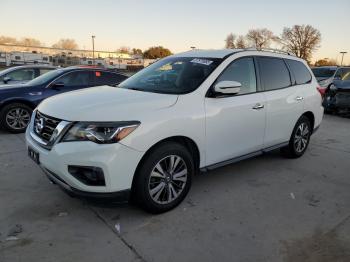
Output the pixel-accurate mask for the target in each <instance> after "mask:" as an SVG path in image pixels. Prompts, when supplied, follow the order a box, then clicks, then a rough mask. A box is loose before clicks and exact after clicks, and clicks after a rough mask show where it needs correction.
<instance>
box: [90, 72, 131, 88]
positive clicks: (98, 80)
mask: <svg viewBox="0 0 350 262" xmlns="http://www.w3.org/2000/svg"><path fill="white" fill-rule="evenodd" d="M124 79H126V76H123V75H120V74H116V73H111V72H103V71H95V85H96V86H100V85H117V84H119V83H120V82H122V81H123V80H124Z"/></svg>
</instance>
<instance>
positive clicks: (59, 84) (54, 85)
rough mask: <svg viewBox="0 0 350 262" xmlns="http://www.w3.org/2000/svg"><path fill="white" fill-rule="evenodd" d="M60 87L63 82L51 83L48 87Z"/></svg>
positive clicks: (62, 85)
mask: <svg viewBox="0 0 350 262" xmlns="http://www.w3.org/2000/svg"><path fill="white" fill-rule="evenodd" d="M60 87H64V83H63V82H57V83H53V84H52V85H51V86H50V88H52V89H60Z"/></svg>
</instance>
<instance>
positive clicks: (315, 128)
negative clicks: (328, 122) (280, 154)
mask: <svg viewBox="0 0 350 262" xmlns="http://www.w3.org/2000/svg"><path fill="white" fill-rule="evenodd" d="M319 128H320V125H318V126H316V127H314V130H312V134H315V133H316V132H317V130H318V129H319Z"/></svg>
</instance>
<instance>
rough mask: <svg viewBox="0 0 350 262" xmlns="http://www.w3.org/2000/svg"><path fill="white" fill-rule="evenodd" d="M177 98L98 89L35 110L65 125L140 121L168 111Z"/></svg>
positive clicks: (61, 97) (60, 98) (70, 94)
mask: <svg viewBox="0 0 350 262" xmlns="http://www.w3.org/2000/svg"><path fill="white" fill-rule="evenodd" d="M177 98H178V96H177V95H168V94H157V93H150V92H142V91H135V90H129V89H123V88H116V87H111V86H99V87H93V88H88V89H82V90H77V91H73V92H68V93H64V94H60V95H56V96H53V97H51V98H48V99H46V100H44V101H43V102H42V103H41V104H40V105H39V106H38V110H39V111H40V112H42V113H43V114H46V115H49V116H52V117H55V118H59V119H64V120H67V121H124V120H125V121H127V120H141V119H140V117H141V116H142V115H145V112H146V113H147V112H152V111H155V110H159V109H162V108H166V107H171V106H172V105H174V104H175V103H176V101H177Z"/></svg>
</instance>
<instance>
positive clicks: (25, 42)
mask: <svg viewBox="0 0 350 262" xmlns="http://www.w3.org/2000/svg"><path fill="white" fill-rule="evenodd" d="M18 43H19V44H21V45H24V46H42V43H41V42H40V41H39V40H38V39H35V38H30V37H24V38H22V39H21V40H20V41H19V42H18Z"/></svg>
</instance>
